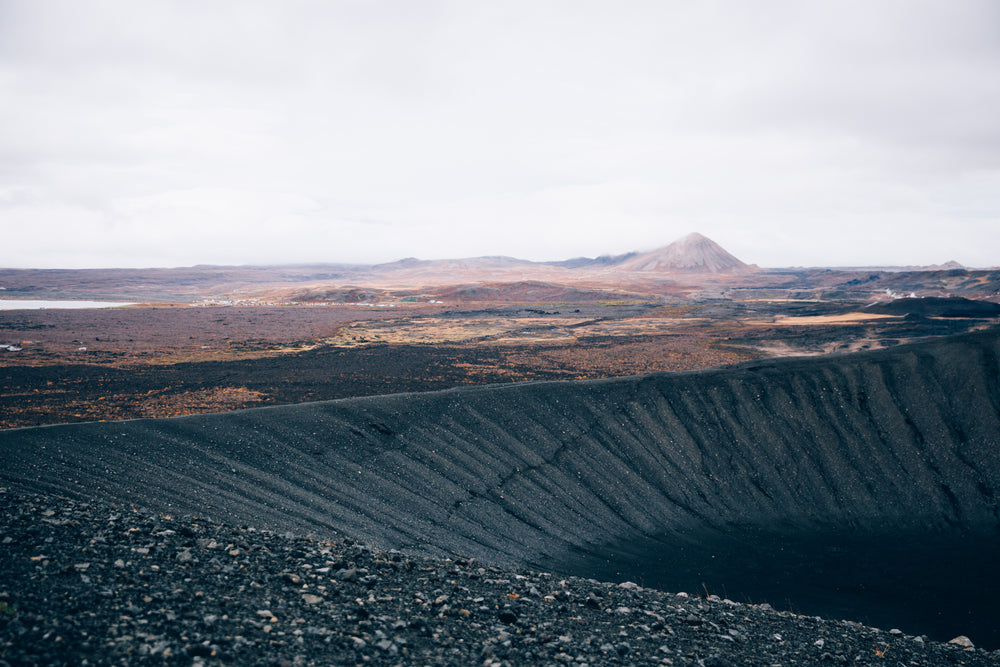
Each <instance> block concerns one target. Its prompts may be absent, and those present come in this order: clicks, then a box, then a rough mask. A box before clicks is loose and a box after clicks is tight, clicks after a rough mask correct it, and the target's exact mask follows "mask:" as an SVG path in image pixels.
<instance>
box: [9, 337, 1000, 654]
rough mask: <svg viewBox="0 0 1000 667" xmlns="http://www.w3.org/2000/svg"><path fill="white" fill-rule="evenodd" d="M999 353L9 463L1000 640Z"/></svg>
mask: <svg viewBox="0 0 1000 667" xmlns="http://www.w3.org/2000/svg"><path fill="white" fill-rule="evenodd" d="M998 353H1000V333H998V332H996V331H992V332H985V333H978V334H969V335H963V336H960V337H954V338H949V339H943V340H939V341H932V342H925V343H919V344H914V345H910V346H901V347H898V348H893V349H891V350H883V351H879V352H873V353H864V354H857V355H849V356H848V355H844V356H831V357H825V358H819V359H816V358H813V359H800V360H775V361H765V362H753V363H751V364H746V365H742V366H739V367H735V368H731V369H720V370H713V371H699V372H689V373H677V374H658V375H650V376H642V377H630V378H621V379H614V380H601V381H591V382H582V383H537V384H523V385H510V386H495V387H483V388H472V389H460V390H449V391H443V392H433V393H426V394H405V395H404V394H400V395H393V396H382V397H372V398H365V399H349V400H342V401H333V402H324V403H312V404H305V405H298V406H283V407H276V408H264V409H257V410H247V411H243V412H235V413H227V414H221V415H198V416H191V417H182V418H174V419H165V420H140V421H131V422H112V423H96V424H83V425H67V426H54V427H40V428H34V429H20V430H11V431H4V432H0V453H2V458H3V463H4V465H3V469H2V470H0V480H2V484H4V485H6V486H9V487H11V488H14V489H18V490H21V491H29V492H43V493H49V494H55V495H60V496H64V497H72V498H78V499H95V500H102V501H112V502H116V503H119V504H121V503H126V504H127V503H131V504H134V505H136V506H141V507H143V508H147V509H150V510H153V511H160V512H168V513H173V514H177V513H194V514H199V515H208V516H211V517H212V518H215V519H218V520H226V521H230V522H234V523H236V524H250V525H254V526H258V527H269V528H273V529H280V530H292V531H295V532H297V533H299V534H302V533H307V532H313V533H315V534H316V535H319V536H329V537H335V538H336V537H339V536H343V535H349V536H351V537H354V538H356V539H360V540H362V541H365V542H367V543H371V544H373V545H376V546H378V547H380V548H395V549H401V550H406V551H409V552H413V553H418V554H428V555H437V556H444V555H454V554H461V555H463V556H465V557H476V558H479V559H481V560H483V561H486V562H490V563H497V564H506V565H515V566H534V567H540V568H545V569H550V570H552V571H556V572H566V573H567V574H581V575H584V576H594V577H597V578H611V579H618V580H621V579H632V580H634V581H640V582H641V583H643V585H646V586H655V587H661V588H666V589H667V590H683V589H686V590H690V591H695V590H699V591H700V590H703V589H706V590H707V592H711V593H718V594H720V595H724V596H727V597H730V598H733V599H739V598H742V599H744V600H747V599H753V600H755V601H763V600H767V601H768V602H770V603H771V604H772V605H774V606H779V605H780V606H784V607H786V608H787V607H789V606H790V607H791V608H792V609H795V610H799V611H802V612H803V613H809V614H826V615H834V617H838V616H839V617H850V618H854V619H856V620H863V621H865V622H868V623H874V624H880V625H886V626H890V627H891V626H898V627H901V628H902V629H903V630H904V631H906V632H912V633H916V634H919V633H926V634H929V635H932V636H936V637H937V638H939V639H948V638H950V636H954V635H956V634H966V635H969V636H971V637H973V639H974V640H976V641H977V643H978V644H980V645H986V646H993V647H998V646H1000V636H998V630H997V628H998V627H1000V612H998V609H1000V604H998V601H1000V574H998V572H997V570H998V568H997V567H996V564H997V563H998V562H1000V509H998V502H1000V498H998V494H1000V360H998ZM904 626H905V627H904ZM946 635H947V636H946Z"/></svg>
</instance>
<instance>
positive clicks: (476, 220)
mask: <svg viewBox="0 0 1000 667" xmlns="http://www.w3.org/2000/svg"><path fill="white" fill-rule="evenodd" d="M998 119H1000V2H996V1H995V0H983V1H981V2H976V1H966V0H939V1H937V2H924V1H920V0H897V1H883V0H861V1H857V2H854V1H851V0H832V1H830V2H801V1H800V0H788V1H787V2H781V1H774V2H772V1H767V0H753V1H751V0H746V1H745V2H735V1H733V2H726V1H722V2H708V1H706V2H688V1H683V2H681V1H677V2H671V1H669V0H650V1H630V0H613V1H612V0H608V1H606V2H587V1H581V0H566V1H549V0H527V1H521V0H496V1H486V0H455V1H436V0H426V1H424V0H393V1H385V2H380V1H377V0H330V1H317V2H296V1H294V0H274V1H273V2H251V1H247V0H239V1H237V0H220V1H212V0H205V1H199V2H193V1H191V2H186V1H183V0H170V1H163V2H158V1H155V0H143V1H142V2H135V1H134V0H107V1H91V0H65V1H61V2H60V1H52V0H0V232H2V236H0V266H7V267H111V266H123V267H124V266H137V267H142V266H186V265H192V264H199V263H214V264H245V263H284V262H312V261H325V262H343V261H349V262H364V263H368V262H376V261H388V260H394V259H399V258H402V257H408V256H416V257H420V258H424V259H434V258H446V257H468V256H477V255H513V256H517V257H521V258H525V259H566V258H569V257H575V256H590V257H593V256H596V255H600V254H608V253H621V252H626V251H630V250H648V249H652V248H656V247H659V246H663V245H666V244H667V243H669V242H671V241H673V240H675V239H677V238H679V237H681V236H683V235H685V234H687V233H689V232H693V231H698V232H701V233H703V234H705V235H707V236H709V237H710V238H712V239H714V240H715V241H717V242H719V243H720V244H722V245H723V246H724V247H725V248H726V249H727V250H729V251H730V252H732V253H733V254H735V255H736V256H738V257H739V258H740V259H742V260H744V261H746V262H751V263H756V264H759V265H761V266H793V265H827V266H829V265H872V264H931V263H939V262H944V261H947V260H952V259H954V260H957V261H959V262H962V263H963V264H966V265H969V266H995V265H1000V120H998Z"/></svg>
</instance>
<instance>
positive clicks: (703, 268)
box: [621, 232, 752, 273]
mask: <svg viewBox="0 0 1000 667" xmlns="http://www.w3.org/2000/svg"><path fill="white" fill-rule="evenodd" d="M621 267H622V268H624V269H627V270H629V271H663V272H690V273H743V272H745V271H750V270H752V267H751V266H749V265H748V264H745V263H743V262H741V261H740V260H739V259H737V258H736V257H734V256H733V255H731V254H730V253H729V252H727V251H726V250H725V249H724V248H723V247H722V246H720V245H719V244H718V243H716V242H715V241H713V240H711V239H710V238H708V237H706V236H703V235H701V234H699V233H697V232H694V233H692V234H688V235H687V236H685V237H684V238H682V239H678V240H677V241H674V242H673V243H671V244H670V245H668V246H666V247H665V248H660V249H659V250H653V251H652V252H647V253H643V254H641V255H639V256H638V257H635V258H634V259H631V260H629V261H627V262H624V263H623V264H622V265H621Z"/></svg>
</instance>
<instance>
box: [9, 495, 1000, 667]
mask: <svg viewBox="0 0 1000 667" xmlns="http://www.w3.org/2000/svg"><path fill="white" fill-rule="evenodd" d="M0 502H2V505H3V507H4V511H3V512H2V514H0V517H2V518H0V572H2V573H3V578H2V581H0V665H21V664H45V665H68V664H73V665H107V664H184V665H216V664H239V665H329V664H337V665H355V664H357V665H410V664H417V665H482V666H483V667H487V666H501V665H502V666H507V665H525V664H538V665H576V666H580V665H609V664H610V665H697V666H700V667H722V666H726V665H760V666H764V667H769V666H772V665H782V666H790V665H827V664H829V665H889V666H891V667H897V666H899V665H902V666H904V667H909V666H921V665H926V666H929V667H930V666H933V667H940V666H942V665H969V666H975V665H998V664H1000V651H994V652H992V653H988V652H986V651H983V650H981V649H976V648H975V647H973V646H971V645H970V642H968V640H965V641H962V640H957V641H956V642H955V643H949V644H942V643H936V642H932V641H929V640H927V639H926V638H923V637H912V636H908V635H904V634H903V633H901V632H899V631H898V630H877V629H874V628H869V627H865V626H862V625H859V624H856V623H851V622H845V621H831V620H824V619H820V618H817V617H813V616H797V615H795V614H791V613H787V612H779V611H775V610H773V609H771V608H770V607H769V606H767V605H749V604H740V603H736V602H731V601H729V600H721V599H718V598H715V597H712V598H707V599H703V598H700V597H697V596H694V595H686V594H684V593H679V594H671V593H665V592H662V591H656V590H651V589H645V588H642V587H640V586H638V585H636V584H634V583H631V582H626V583H622V584H609V583H600V582H597V581H594V580H588V579H579V578H574V577H562V576H560V575H559V574H555V573H540V572H513V571H507V570H502V569H498V568H495V567H491V566H487V565H484V564H481V563H479V562H476V561H475V560H473V559H460V558H457V559H453V560H448V559H443V560H440V559H438V560H435V559H427V558H416V557H412V556H407V555H404V554H401V553H398V552H392V551H390V552H380V551H377V550H374V549H371V548H369V547H367V546H365V545H363V544H360V543H358V542H355V541H352V540H351V539H340V540H337V541H328V540H321V539H316V538H314V537H309V536H301V535H299V536H296V535H292V534H278V533H274V532H268V531H259V530H254V529H253V528H248V527H234V526H229V525H225V524H220V523H213V522H211V521H208V520H206V519H203V518H194V517H173V518H171V517H168V516H157V515H153V514H148V513H144V512H138V511H135V510H133V509H131V508H122V507H114V506H111V505H98V504H86V503H80V502H73V501H68V500H63V499H59V498H54V497H45V496H31V495H23V494H15V493H14V492H12V491H10V490H3V489H0Z"/></svg>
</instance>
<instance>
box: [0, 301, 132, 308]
mask: <svg viewBox="0 0 1000 667" xmlns="http://www.w3.org/2000/svg"><path fill="white" fill-rule="evenodd" d="M134 305H135V304H134V303H131V302H124V301H32V300H29V299H0V310H42V309H44V308H119V307H121V306H134Z"/></svg>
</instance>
